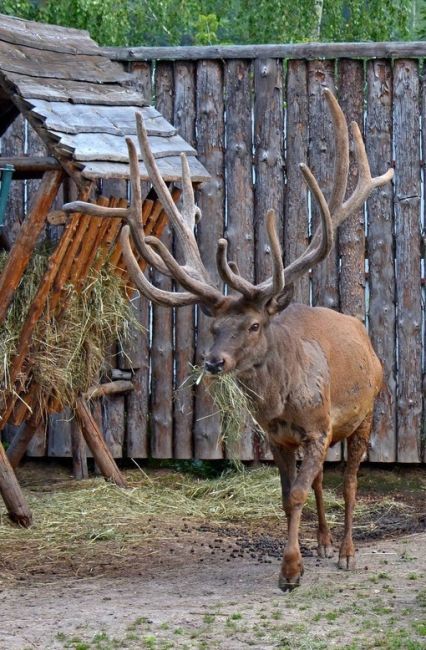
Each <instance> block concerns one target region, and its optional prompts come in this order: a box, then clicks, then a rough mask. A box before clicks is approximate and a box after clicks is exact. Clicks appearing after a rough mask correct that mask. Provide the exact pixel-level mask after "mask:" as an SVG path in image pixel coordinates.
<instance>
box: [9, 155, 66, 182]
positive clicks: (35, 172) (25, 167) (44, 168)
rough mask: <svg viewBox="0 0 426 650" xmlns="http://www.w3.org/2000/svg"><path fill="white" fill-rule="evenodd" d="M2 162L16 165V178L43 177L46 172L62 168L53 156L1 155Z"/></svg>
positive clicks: (14, 176)
mask: <svg viewBox="0 0 426 650" xmlns="http://www.w3.org/2000/svg"><path fill="white" fill-rule="evenodd" d="M0 164H1V165H13V166H14V168H15V171H14V172H13V179H14V180H22V179H28V178H42V176H43V174H44V173H45V172H49V171H54V170H60V169H62V168H61V166H60V164H59V163H58V161H57V160H56V158H53V156H33V155H31V156H13V157H10V156H1V157H0Z"/></svg>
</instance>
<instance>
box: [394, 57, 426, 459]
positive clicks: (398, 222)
mask: <svg viewBox="0 0 426 650" xmlns="http://www.w3.org/2000/svg"><path fill="white" fill-rule="evenodd" d="M393 95H394V111H393V120H394V121H393V132H394V151H395V239H396V241H395V244H396V246H395V252H396V262H395V264H396V298H397V324H396V331H397V341H398V347H397V367H398V388H397V424H398V445H397V460H398V462H400V463H416V462H419V460H420V430H421V414H422V385H421V334H420V330H421V290H420V286H421V275H420V124H419V115H420V106H419V74H418V62H417V61H413V60H398V61H396V62H395V64H394V85H393Z"/></svg>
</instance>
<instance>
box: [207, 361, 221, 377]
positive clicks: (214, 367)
mask: <svg viewBox="0 0 426 650" xmlns="http://www.w3.org/2000/svg"><path fill="white" fill-rule="evenodd" d="M224 366H225V359H210V361H207V360H206V361H204V369H205V370H206V372H208V373H210V374H211V375H218V374H219V373H220V372H223V369H224Z"/></svg>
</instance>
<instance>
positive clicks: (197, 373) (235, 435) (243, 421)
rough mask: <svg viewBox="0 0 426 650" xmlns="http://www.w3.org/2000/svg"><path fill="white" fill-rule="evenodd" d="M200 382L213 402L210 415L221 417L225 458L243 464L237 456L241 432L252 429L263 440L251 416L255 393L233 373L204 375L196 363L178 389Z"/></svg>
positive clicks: (263, 437)
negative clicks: (213, 407)
mask: <svg viewBox="0 0 426 650" xmlns="http://www.w3.org/2000/svg"><path fill="white" fill-rule="evenodd" d="M201 382H203V385H204V387H205V389H206V391H207V393H208V394H209V395H210V397H211V398H212V400H213V404H214V405H215V409H216V410H215V411H214V413H212V414H211V416H212V415H216V414H218V415H220V418H221V438H220V442H221V443H222V444H224V445H225V446H226V449H227V455H228V458H230V459H231V460H232V461H233V462H234V463H235V464H236V465H237V466H241V467H242V464H241V463H240V462H239V461H238V457H239V444H240V442H241V438H242V435H243V433H244V431H246V430H247V429H248V428H254V431H255V432H256V435H258V437H259V438H260V439H261V440H264V439H265V433H264V431H263V430H262V429H261V427H260V425H259V424H258V422H257V421H256V419H255V417H254V404H253V397H255V394H254V393H253V392H252V391H251V390H250V389H248V388H247V387H246V386H244V384H242V383H241V382H240V381H239V380H238V379H237V377H236V376H235V375H234V374H233V373H231V372H229V373H225V374H223V375H222V374H218V375H214V376H211V375H209V376H207V375H206V373H205V371H204V370H203V369H202V368H200V367H199V366H192V368H191V373H190V375H189V376H188V378H187V379H186V380H185V381H184V383H183V384H182V385H181V386H180V387H179V388H178V390H182V389H185V388H187V387H189V386H191V387H192V386H198V385H199V384H201ZM211 416H208V417H211ZM250 421H251V422H250Z"/></svg>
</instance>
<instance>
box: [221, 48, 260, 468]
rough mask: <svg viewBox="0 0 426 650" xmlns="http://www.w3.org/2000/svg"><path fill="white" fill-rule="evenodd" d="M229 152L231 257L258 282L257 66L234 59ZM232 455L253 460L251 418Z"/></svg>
mask: <svg viewBox="0 0 426 650" xmlns="http://www.w3.org/2000/svg"><path fill="white" fill-rule="evenodd" d="M224 76H225V112H226V126H225V137H226V142H227V146H226V151H225V168H226V169H227V170H228V174H227V176H226V180H225V182H226V197H227V215H228V219H227V224H226V237H227V239H228V240H229V259H231V260H233V261H234V262H235V263H236V264H237V266H238V268H239V270H240V273H241V275H242V276H243V277H244V278H246V279H247V280H250V281H251V282H253V281H254V228H253V218H254V192H253V169H252V149H253V142H252V94H253V69H252V65H251V64H250V63H249V62H247V61H242V60H238V59H237V60H235V61H234V60H233V61H228V62H227V63H226V64H225V75H224ZM226 453H227V455H228V457H231V458H239V459H240V460H253V458H254V455H253V426H252V421H251V419H250V418H248V419H247V421H246V423H245V425H244V430H243V431H242V432H241V436H240V437H239V441H238V448H233V449H230V448H227V449H226Z"/></svg>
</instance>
